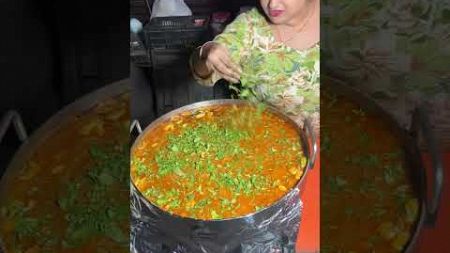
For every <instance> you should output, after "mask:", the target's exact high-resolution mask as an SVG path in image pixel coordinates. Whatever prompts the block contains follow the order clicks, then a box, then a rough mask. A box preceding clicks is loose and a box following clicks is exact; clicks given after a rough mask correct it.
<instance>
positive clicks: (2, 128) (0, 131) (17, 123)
mask: <svg viewBox="0 0 450 253" xmlns="http://www.w3.org/2000/svg"><path fill="white" fill-rule="evenodd" d="M11 124H13V126H14V129H15V130H16V134H17V137H19V140H20V141H21V142H25V141H26V140H27V139H28V135H27V131H26V130H25V126H24V124H23V121H22V118H21V117H20V114H19V113H18V112H17V111H14V110H10V111H8V112H6V113H5V115H3V118H2V120H1V121H0V143H1V142H2V140H3V138H4V137H5V134H6V131H7V130H8V128H9V126H10V125H11Z"/></svg>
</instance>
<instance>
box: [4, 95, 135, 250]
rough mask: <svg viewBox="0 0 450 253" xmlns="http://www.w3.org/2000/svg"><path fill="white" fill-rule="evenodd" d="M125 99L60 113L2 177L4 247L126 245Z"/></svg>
mask: <svg viewBox="0 0 450 253" xmlns="http://www.w3.org/2000/svg"><path fill="white" fill-rule="evenodd" d="M128 104H129V95H128V93H125V94H123V95H121V96H118V97H115V98H111V99H108V100H105V101H102V102H101V103H99V104H97V105H96V106H95V107H94V108H92V109H90V110H88V111H85V112H82V113H80V114H79V115H72V117H68V118H66V119H65V121H64V122H60V125H59V128H58V130H57V131H56V132H54V133H53V134H52V135H51V136H50V137H49V138H47V139H46V140H42V141H43V142H42V143H41V144H40V145H39V148H38V149H36V150H34V151H33V154H32V155H31V157H30V158H29V159H28V160H27V161H25V162H24V164H25V166H24V167H23V168H19V169H20V171H18V173H15V172H13V173H11V175H14V176H11V177H9V178H8V179H9V180H8V181H5V179H4V180H3V181H2V183H3V184H5V185H3V186H4V188H3V189H6V190H5V191H3V192H2V194H1V197H0V211H1V212H0V238H1V239H2V241H3V243H4V248H5V250H6V251H5V253H38V252H39V253H41V252H61V253H69V252H70V253H78V252H79V253H82V252H83V253H94V252H129V221H128V218H129V201H128V197H129V144H128V139H129V136H128V126H129V115H128ZM14 173H15V174H14Z"/></svg>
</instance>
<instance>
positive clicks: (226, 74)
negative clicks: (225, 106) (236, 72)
mask: <svg viewBox="0 0 450 253" xmlns="http://www.w3.org/2000/svg"><path fill="white" fill-rule="evenodd" d="M212 67H213V69H214V71H215V72H217V73H218V74H219V75H220V76H221V77H222V78H224V79H225V80H227V81H230V82H232V83H238V82H239V79H237V78H236V77H234V76H233V74H232V72H231V71H230V70H229V69H228V68H227V67H226V66H225V65H224V64H223V63H222V62H218V63H216V64H212Z"/></svg>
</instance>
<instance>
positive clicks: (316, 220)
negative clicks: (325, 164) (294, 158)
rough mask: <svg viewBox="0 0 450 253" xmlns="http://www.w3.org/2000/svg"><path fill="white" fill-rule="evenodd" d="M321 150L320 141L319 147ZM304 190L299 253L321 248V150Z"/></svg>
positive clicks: (306, 179)
mask: <svg viewBox="0 0 450 253" xmlns="http://www.w3.org/2000/svg"><path fill="white" fill-rule="evenodd" d="M318 139H320V138H318ZM317 150H320V141H318V149H317ZM304 187H305V188H304V190H303V192H302V195H301V196H300V198H301V199H302V201H303V213H302V220H301V223H300V230H299V233H298V236H297V247H296V251H297V252H298V253H313V252H319V250H320V152H318V153H317V158H316V163H315V164H314V168H313V169H312V170H311V171H309V172H308V174H307V175H306V178H305V184H304Z"/></svg>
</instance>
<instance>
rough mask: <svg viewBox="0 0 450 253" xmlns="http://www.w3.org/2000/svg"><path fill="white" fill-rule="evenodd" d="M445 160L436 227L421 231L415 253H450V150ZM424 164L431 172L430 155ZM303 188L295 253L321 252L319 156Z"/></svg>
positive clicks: (425, 156)
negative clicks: (300, 219)
mask: <svg viewBox="0 0 450 253" xmlns="http://www.w3.org/2000/svg"><path fill="white" fill-rule="evenodd" d="M319 147H320V145H319ZM318 150H320V148H319V149H318ZM443 160H444V188H443V193H442V197H441V205H440V208H439V214H438V218H437V220H436V224H435V225H434V226H433V227H426V228H424V229H422V231H421V232H420V235H419V238H418V241H417V247H416V249H415V251H414V253H429V252H439V253H450V241H449V234H450V185H449V184H448V182H450V172H449V170H450V151H447V152H445V154H444V155H443ZM424 162H425V165H426V167H427V169H428V170H429V168H430V166H429V164H430V159H429V157H428V156H427V155H424ZM304 187H305V188H304V191H303V193H302V195H301V199H302V201H303V204H304V208H303V213H302V221H301V225H300V230H299V233H298V236H297V247H296V251H297V252H298V253H314V252H319V251H320V155H318V156H317V162H316V164H315V166H314V168H313V169H312V170H311V171H309V172H308V174H307V177H306V179H305V184H304Z"/></svg>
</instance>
